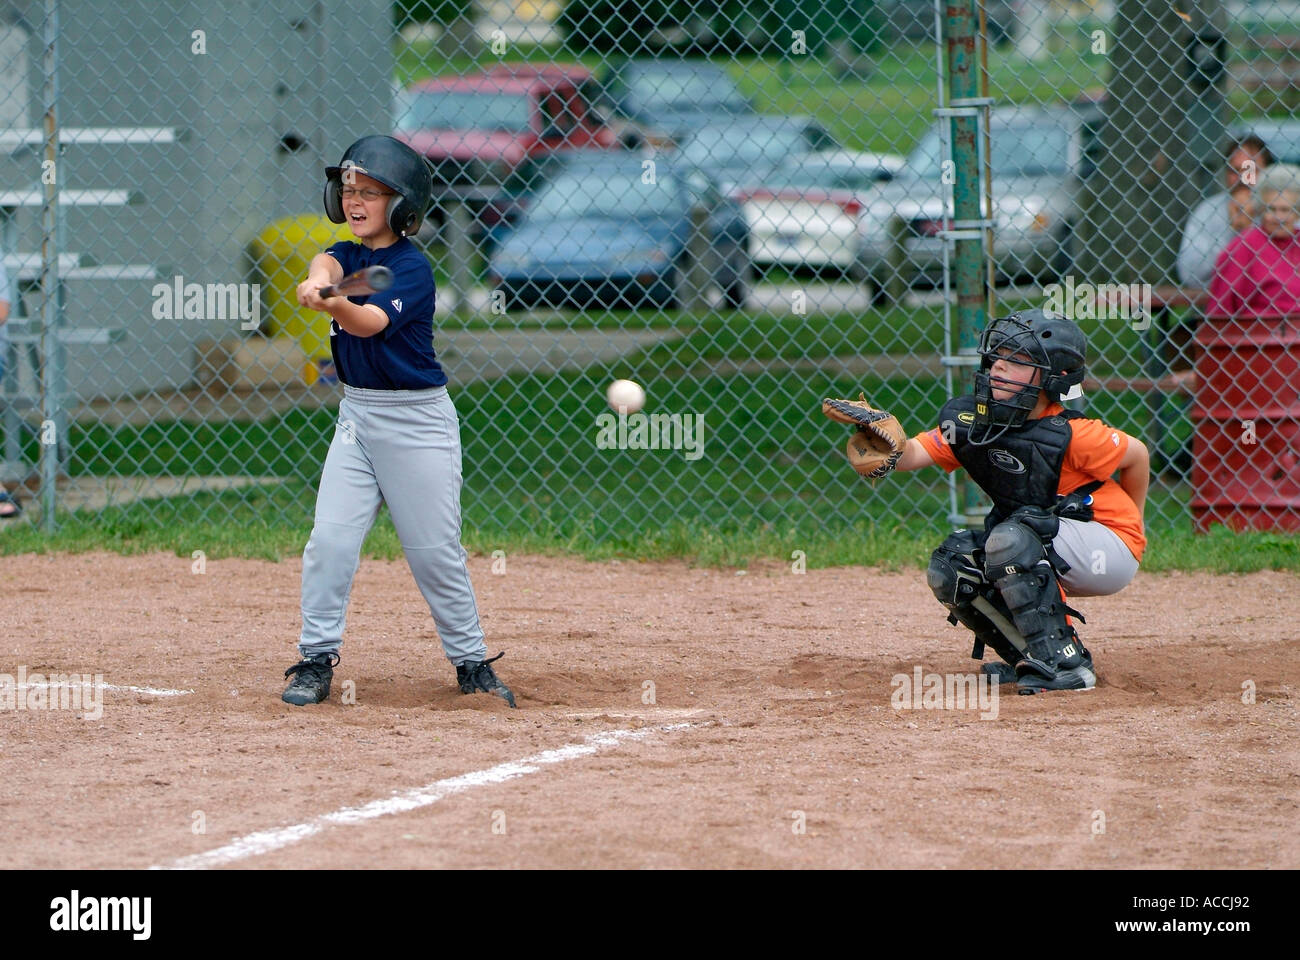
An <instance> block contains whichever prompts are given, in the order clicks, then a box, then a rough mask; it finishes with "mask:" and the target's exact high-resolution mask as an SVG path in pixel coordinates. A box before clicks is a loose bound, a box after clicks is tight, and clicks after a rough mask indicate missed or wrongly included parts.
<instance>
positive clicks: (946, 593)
mask: <svg viewBox="0 0 1300 960" xmlns="http://www.w3.org/2000/svg"><path fill="white" fill-rule="evenodd" d="M978 549H979V546H978V544H977V543H976V542H975V534H974V533H972V532H971V531H970V530H961V531H959V532H957V533H954V534H952V535H951V536H949V537H948V539H947V540H945V541H944V542H943V543H941V544H939V546H938V548H937V549H936V550H935V551H934V553H932V554H930V566H929V568H928V569H927V570H926V572H925V578H926V581H927V582H928V583H929V584H930V589H931V590H932V591H933V592H934V595H935V597H936V598H937V599H938V601H939V602H940V603H942V604H943V605H944V606H945V607H946V606H951V605H953V604H962V603H968V602H969V601H971V600H973V599H974V598H975V596H976V594H977V593H978V592H979V590H980V588H981V587H983V586H984V585H985V584H986V582H987V581H986V580H985V579H984V570H983V569H982V568H981V567H980V565H979V563H977V562H976V560H975V553H976V551H977V550H978Z"/></svg>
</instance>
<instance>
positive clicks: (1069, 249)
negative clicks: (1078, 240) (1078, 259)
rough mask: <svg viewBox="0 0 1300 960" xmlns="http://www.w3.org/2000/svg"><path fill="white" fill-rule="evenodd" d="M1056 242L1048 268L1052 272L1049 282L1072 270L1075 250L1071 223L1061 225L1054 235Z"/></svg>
mask: <svg viewBox="0 0 1300 960" xmlns="http://www.w3.org/2000/svg"><path fill="white" fill-rule="evenodd" d="M1056 244H1057V246H1056V252H1055V253H1054V254H1052V262H1051V264H1050V266H1049V268H1048V269H1049V270H1050V272H1051V273H1052V274H1053V276H1052V277H1051V279H1050V281H1049V282H1052V281H1056V280H1059V279H1061V278H1062V277H1064V276H1065V275H1066V274H1068V273H1071V272H1073V270H1074V262H1075V256H1076V253H1077V251H1076V250H1075V237H1074V225H1073V224H1071V223H1066V224H1064V225H1063V226H1062V227H1061V232H1060V233H1059V234H1057V237H1056Z"/></svg>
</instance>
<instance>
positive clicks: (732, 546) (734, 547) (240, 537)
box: [0, 477, 1300, 574]
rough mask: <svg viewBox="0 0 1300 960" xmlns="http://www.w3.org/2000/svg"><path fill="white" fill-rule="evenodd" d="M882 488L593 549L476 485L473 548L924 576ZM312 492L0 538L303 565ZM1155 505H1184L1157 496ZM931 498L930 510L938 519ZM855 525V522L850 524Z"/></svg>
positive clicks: (1213, 561) (907, 524)
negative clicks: (508, 520) (808, 512)
mask: <svg viewBox="0 0 1300 960" xmlns="http://www.w3.org/2000/svg"><path fill="white" fill-rule="evenodd" d="M899 481H903V482H904V483H907V482H911V478H903V477H899V478H894V479H891V480H886V481H882V484H881V485H880V486H878V487H876V488H868V487H866V486H865V485H864V484H853V485H851V486H852V489H844V490H837V491H836V493H837V494H842V498H841V500H840V502H838V503H837V504H835V505H834V509H833V510H831V511H828V512H826V513H823V514H820V516H822V517H829V518H830V519H829V521H827V522H823V521H822V520H820V519H813V518H811V517H809V518H805V519H804V520H803V522H794V523H791V524H789V525H784V526H783V525H776V524H771V525H770V524H765V523H750V524H740V525H738V526H736V527H734V528H722V529H720V528H717V527H715V526H714V525H712V524H708V523H704V522H699V521H696V522H682V523H676V524H670V525H666V526H662V527H656V528H654V529H650V530H641V531H638V530H634V529H632V528H631V526H629V527H628V529H627V531H626V533H625V535H622V536H618V537H614V538H612V539H604V540H600V541H597V540H594V539H593V538H592V537H591V536H590V534H589V532H587V531H588V530H589V528H590V526H591V525H592V524H593V518H592V517H591V515H590V514H589V513H586V512H578V513H577V514H574V515H572V516H571V517H570V518H569V523H568V526H567V529H565V530H556V531H547V530H546V529H544V528H540V527H537V528H529V527H526V526H518V527H515V528H513V529H510V530H504V529H502V527H501V526H499V525H497V524H494V523H492V522H491V517H490V506H489V504H490V503H491V502H493V501H495V500H496V497H495V496H493V497H489V498H484V497H482V496H480V492H479V489H478V488H479V484H478V483H477V482H476V478H474V477H471V478H470V484H469V487H468V488H467V490H466V494H465V513H466V516H465V531H464V541H465V545H466V547H467V548H468V549H469V550H470V551H471V552H472V553H475V554H478V555H484V556H486V555H489V554H490V553H492V552H493V551H495V550H504V551H506V553H507V555H509V554H513V553H521V552H527V553H538V554H550V555H577V556H581V557H583V558H585V559H588V560H593V561H603V560H611V559H628V560H669V559H683V560H686V561H687V562H690V563H692V564H695V565H700V566H721V567H740V568H745V567H747V566H749V565H751V564H754V563H761V562H765V561H766V562H775V563H779V564H787V563H792V562H793V561H794V560H795V559H797V556H796V554H795V551H800V552H802V554H803V559H804V562H805V563H806V565H807V567H808V568H810V569H819V568H823V567H832V566H842V565H848V564H856V565H867V566H873V567H879V568H883V569H888V570H912V571H918V572H919V570H921V569H923V568H924V565H925V562H926V560H927V558H928V557H929V554H930V551H931V550H933V549H934V547H935V546H936V545H937V544H938V542H939V541H940V540H941V539H942V538H943V536H944V535H945V532H946V529H945V526H944V524H943V523H942V522H941V521H938V520H937V519H936V518H935V517H926V518H923V517H920V516H913V517H908V518H905V519H900V520H895V519H894V518H893V517H892V515H891V514H890V512H889V511H888V510H887V509H883V508H882V509H881V510H879V511H877V510H875V509H873V504H872V501H873V498H874V497H877V496H878V494H879V493H880V491H881V489H882V488H883V487H884V485H885V484H892V483H897V482H899ZM313 496H314V494H313V491H312V489H311V488H310V486H308V485H307V484H286V485H283V486H279V487H275V488H265V489H259V490H257V491H256V492H255V493H253V494H252V495H250V494H249V493H247V492H244V493H240V492H237V491H226V492H223V493H219V494H211V493H204V494H199V495H196V496H194V497H192V498H186V499H183V500H182V499H175V500H158V501H150V502H139V503H135V504H131V505H129V506H126V507H114V508H111V509H109V510H106V511H104V513H103V514H101V515H99V516H95V517H88V516H84V515H69V516H65V517H63V518H62V519H61V523H60V526H59V530H58V532H57V533H55V534H54V535H53V536H46V535H45V534H44V533H42V532H41V531H40V530H38V529H35V528H33V527H28V526H14V527H11V528H9V529H7V530H6V531H5V534H4V536H2V537H0V556H4V555H14V554H20V553H41V554H45V553H64V552H72V553H75V552H85V551H91V550H105V551H109V552H114V553H119V554H123V555H131V554H140V553H147V552H152V551H164V552H171V553H174V554H175V555H176V556H178V557H183V558H191V557H192V556H193V554H194V551H196V550H201V551H203V553H204V555H205V556H206V558H207V559H210V560H217V559H221V558H224V557H252V558H257V559H266V560H273V561H278V560H281V559H284V558H286V557H292V556H296V555H299V554H300V553H301V552H302V548H303V546H304V545H305V544H306V542H307V537H308V535H309V534H310V532H311V507H312V499H313ZM1153 497H1154V498H1155V499H1156V500H1157V502H1158V501H1159V499H1161V498H1170V499H1171V502H1172V501H1175V500H1180V499H1181V498H1178V497H1177V496H1175V495H1171V494H1168V493H1165V492H1163V491H1160V490H1156V491H1154V492H1153ZM940 505H941V504H940V501H939V499H938V498H933V499H931V498H928V497H927V498H926V502H924V503H921V504H918V508H921V507H936V508H937V507H940ZM850 518H854V519H850ZM364 554H365V555H366V556H367V557H374V558H381V559H387V560H398V559H401V558H402V552H401V546H400V544H399V542H398V540H397V535H396V533H395V532H394V530H393V527H392V524H391V523H389V521H388V518H387V515H386V514H383V515H381V517H380V519H379V521H378V522H377V523H376V524H375V527H374V529H373V530H372V531H371V533H370V536H369V538H368V539H367V541H366V545H365V550H364ZM1142 568H1143V570H1145V571H1147V572H1157V573H1158V572H1169V571H1175V570H1178V571H1206V572H1209V573H1221V574H1222V573H1250V572H1254V571H1257V570H1291V571H1295V570H1300V538H1298V537H1295V536H1287V535H1280V534H1275V533H1234V532H1231V531H1229V530H1227V529H1226V528H1224V527H1215V528H1213V529H1212V530H1211V531H1210V533H1208V534H1202V535H1198V534H1194V533H1193V532H1192V530H1191V523H1190V521H1188V522H1184V523H1180V524H1178V525H1177V526H1175V527H1174V528H1173V529H1170V530H1168V531H1165V532H1162V533H1160V534H1158V535H1156V536H1154V537H1153V538H1152V540H1151V543H1150V545H1149V547H1148V550H1147V553H1146V556H1145V558H1144V559H1143V563H1142Z"/></svg>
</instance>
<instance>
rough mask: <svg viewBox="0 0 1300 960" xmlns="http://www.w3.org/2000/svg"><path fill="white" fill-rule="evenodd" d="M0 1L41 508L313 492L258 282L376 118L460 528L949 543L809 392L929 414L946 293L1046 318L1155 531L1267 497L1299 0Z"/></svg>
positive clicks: (257, 505)
mask: <svg viewBox="0 0 1300 960" xmlns="http://www.w3.org/2000/svg"><path fill="white" fill-rule="evenodd" d="M6 9H7V11H8V12H7V14H5V18H4V20H3V22H0V71H3V75H4V78H5V82H4V84H3V85H2V86H0V145H2V146H3V149H2V150H0V165H3V169H4V171H5V178H4V182H3V184H0V244H2V246H3V255H4V261H3V262H4V267H5V271H6V273H7V279H8V284H9V290H10V294H9V303H10V312H9V317H8V322H7V323H5V324H4V325H3V327H0V331H3V332H2V333H0V357H3V374H2V378H3V379H2V380H0V387H2V392H0V437H2V442H3V447H2V448H0V460H2V463H3V467H2V473H3V477H2V479H3V481H4V483H5V485H6V486H7V487H8V489H10V490H11V491H13V492H14V495H15V496H16V497H17V499H18V500H19V501H20V502H21V503H23V505H24V507H25V508H26V512H27V513H28V514H29V515H30V517H31V518H33V519H35V520H38V521H40V522H44V523H46V524H48V525H49V526H50V528H51V529H53V528H54V526H55V525H56V524H57V522H58V518H59V517H60V516H62V515H65V513H66V512H73V511H76V512H81V513H82V514H86V515H91V516H98V517H107V516H109V515H112V516H114V517H122V516H128V517H135V518H136V519H138V520H139V521H140V522H144V523H152V524H165V523H171V522H178V521H179V520H182V519H186V518H188V519H199V520H211V521H217V522H236V523H243V524H256V523H269V522H274V521H279V520H284V521H287V522H290V523H306V522H308V518H309V517H310V511H311V505H312V502H313V500H314V491H315V484H316V482H317V480H318V477H319V472H320V466H321V463H322V461H323V458H324V455H325V452H326V449H327V447H328V445H329V441H330V437H331V436H332V434H333V432H334V430H335V427H336V424H335V420H336V415H337V406H338V401H339V399H340V396H341V387H340V386H339V384H338V382H337V377H336V374H335V371H334V368H333V364H332V361H331V355H330V341H329V330H328V326H327V324H326V323H325V322H324V321H322V319H321V318H322V316H323V315H321V314H313V313H311V312H308V311H305V310H303V309H301V308H299V307H298V306H297V305H296V300H295V298H294V287H295V286H296V284H297V283H298V282H299V281H301V280H302V279H303V278H304V277H305V275H306V266H307V263H308V261H309V260H310V258H311V256H312V254H313V253H315V252H318V251H320V250H321V249H323V248H324V247H326V246H328V245H329V244H330V243H332V242H334V241H335V240H337V239H348V238H350V236H351V235H350V233H349V231H348V228H347V226H346V225H335V224H333V223H330V222H329V221H328V220H327V219H326V218H325V216H324V212H323V209H322V206H321V199H320V197H321V188H322V185H323V170H324V168H325V166H326V165H328V164H333V163H337V162H338V159H339V157H340V156H341V154H342V152H343V150H344V148H345V147H346V146H347V145H348V144H349V143H351V142H352V141H353V140H355V139H356V138H358V137H359V136H362V135H365V134H369V133H376V132H380V133H391V134H393V135H394V136H396V137H398V138H399V139H402V140H404V141H406V142H408V143H410V144H411V145H412V146H413V147H415V148H416V149H417V150H419V151H421V152H422V153H423V154H424V155H425V156H426V157H427V158H428V160H429V163H430V165H431V167H432V169H433V171H434V174H435V181H436V185H437V186H436V195H435V199H434V205H433V207H432V209H431V210H430V212H429V215H428V217H427V218H426V222H425V225H424V227H423V228H422V230H421V232H420V234H419V235H418V236H417V237H416V238H415V239H416V241H417V242H418V243H419V244H420V245H421V247H422V248H423V249H424V251H425V252H426V254H427V255H428V257H429V259H430V261H431V263H432V265H433V268H434V272H435V275H436V278H437V282H438V286H439V290H438V305H437V313H436V315H435V322H434V326H435V341H434V345H435V347H436V349H437V351H438V354H439V357H440V359H441V361H442V362H443V364H444V366H445V367H446V369H447V371H448V373H449V376H450V378H451V384H450V387H451V390H452V395H453V398H454V399H455V400H456V402H457V405H458V407H459V410H460V414H461V419H462V435H463V439H464V443H465V474H466V489H465V496H464V503H465V511H466V523H467V525H468V526H471V527H476V528H479V529H484V530H500V531H502V532H512V531H513V532H519V531H528V532H531V533H535V534H540V535H542V536H548V537H553V538H555V539H558V540H563V539H565V538H579V537H588V538H594V539H596V540H603V541H609V540H613V541H617V540H620V539H629V540H631V539H637V538H639V537H641V536H642V535H644V534H645V533H646V532H647V531H660V532H662V531H672V530H681V531H683V532H686V533H689V532H690V531H694V535H698V534H699V532H700V531H702V530H704V531H713V530H716V531H727V530H778V531H781V530H786V529H790V530H797V529H808V528H814V527H816V528H821V527H824V526H825V525H826V523H828V522H831V521H830V520H829V519H828V518H833V517H841V516H843V514H844V507H843V504H844V503H846V502H851V500H852V498H853V497H855V496H856V497H858V498H860V499H861V500H862V501H863V502H866V501H867V499H868V498H870V502H871V504H872V506H871V511H872V514H873V515H876V516H884V515H886V513H888V514H891V515H896V516H898V517H900V518H901V520H900V523H901V524H902V525H903V526H904V527H907V528H914V529H917V530H934V531H935V532H939V531H941V530H942V529H943V528H944V527H945V526H948V525H949V524H950V523H951V522H952V519H953V518H954V517H957V516H959V515H960V514H961V513H962V512H963V510H964V509H970V508H971V507H973V504H971V503H970V502H965V503H964V504H963V502H962V498H963V494H962V493H961V491H960V490H959V489H958V488H957V487H955V486H950V485H949V484H950V482H951V481H950V480H949V479H948V478H945V477H944V476H943V475H942V474H940V472H939V471H937V470H933V471H925V472H921V473H917V474H910V475H907V476H901V477H897V478H892V479H891V480H890V481H889V482H886V483H882V484H878V485H876V486H875V487H874V488H872V489H871V490H870V491H866V490H863V489H861V488H855V484H856V483H857V481H856V479H855V478H854V476H853V474H852V471H851V470H850V469H849V468H848V467H847V465H846V464H845V462H844V459H843V456H842V450H841V448H842V444H843V442H844V439H845V438H844V436H843V435H842V433H841V431H840V430H838V429H832V428H831V425H830V424H827V423H825V422H823V421H822V419H821V418H820V416H819V415H818V409H819V402H820V399H821V398H822V397H823V396H830V395H851V396H856V395H857V391H859V390H862V391H864V392H865V393H866V395H867V396H868V397H869V398H870V399H871V400H872V401H873V402H874V403H875V404H876V405H878V406H882V407H885V408H887V409H890V410H891V411H895V412H897V413H899V415H900V418H901V419H902V420H903V421H904V424H905V426H906V427H907V428H908V429H909V431H911V432H918V431H920V430H922V429H925V428H928V427H930V426H933V425H934V422H935V420H936V416H937V413H938V410H939V408H940V406H941V405H942V403H943V401H944V400H945V398H946V397H947V396H949V395H950V394H951V393H954V392H958V393H959V392H965V391H966V390H967V389H969V387H968V383H969V374H970V370H971V367H970V363H969V359H970V350H971V347H972V346H973V340H972V337H973V334H974V332H975V329H976V328H975V327H974V326H972V321H973V322H975V323H981V322H983V319H984V318H985V317H986V316H987V312H988V311H989V310H990V309H991V310H993V311H995V312H996V313H997V314H998V315H1002V314H1005V313H1007V312H1009V311H1011V310H1013V309H1017V308H1021V307H1033V306H1044V305H1048V306H1051V307H1052V308H1053V309H1055V310H1057V311H1058V312H1062V313H1064V314H1066V315H1067V316H1071V317H1072V318H1074V319H1077V320H1078V321H1079V322H1080V324H1081V325H1082V326H1083V327H1084V329H1085V331H1086V332H1087V334H1088V336H1089V340H1090V346H1091V358H1090V365H1089V380H1088V382H1087V384H1086V391H1085V399H1084V401H1082V402H1083V404H1084V405H1085V408H1086V410H1087V411H1088V412H1089V414H1091V415H1093V416H1097V417H1100V418H1102V419H1104V420H1106V421H1107V422H1108V423H1110V424H1111V425H1113V426H1115V427H1119V428H1121V429H1124V430H1126V431H1128V432H1129V433H1131V434H1133V435H1135V436H1137V437H1140V438H1142V439H1143V440H1144V441H1145V442H1146V444H1147V445H1148V447H1149V449H1150V451H1151V454H1152V460H1153V464H1152V473H1153V478H1152V479H1153V486H1152V493H1151V499H1150V501H1149V504H1148V510H1147V521H1148V526H1149V528H1150V529H1151V531H1152V532H1153V533H1155V534H1157V535H1158V534H1159V533H1160V532H1161V531H1167V530H1171V529H1175V528H1189V527H1191V526H1193V525H1196V526H1198V527H1200V528H1204V527H1206V526H1207V525H1208V524H1210V523H1212V522H1224V523H1227V524H1229V525H1230V526H1234V527H1239V528H1240V527H1258V528H1280V529H1289V530H1293V529H1296V528H1297V527H1300V470H1297V453H1298V452H1300V400H1298V398H1297V384H1300V370H1297V367H1298V366H1300V363H1298V358H1300V316H1297V315H1298V314H1300V255H1298V254H1297V252H1296V251H1297V250H1300V242H1298V241H1297V240H1296V234H1295V231H1296V229H1297V222H1296V207H1297V205H1298V204H1300V195H1298V194H1297V189H1300V188H1298V187H1297V185H1296V184H1295V183H1290V182H1289V181H1287V180H1286V178H1285V176H1280V175H1275V176H1273V178H1272V179H1270V177H1269V176H1267V175H1266V174H1267V167H1268V166H1269V164H1270V163H1272V164H1274V165H1275V166H1276V167H1277V169H1278V170H1280V171H1281V173H1282V174H1285V173H1286V172H1287V171H1288V169H1289V167H1288V166H1287V165H1289V164H1295V163H1297V162H1300V121H1297V120H1295V119H1293V118H1294V116H1295V114H1296V110H1297V107H1298V106H1300V5H1298V4H1296V3H1294V2H1291V0H1260V2H1233V3H1227V2H1225V3H1219V2H1202V3H1190V2H1189V3H1185V4H1177V5H1174V6H1171V5H1170V4H1169V3H1168V2H1165V0H1120V2H1111V0H1095V2H1077V3H1066V2H1040V0H1016V2H1002V0H996V2H995V0H989V2H987V3H985V4H983V5H976V4H972V6H971V8H970V10H969V14H970V17H971V20H970V23H971V24H973V25H974V28H975V32H976V34H977V35H978V34H979V33H980V32H981V29H982V33H983V35H984V36H985V37H987V41H988V42H987V45H985V44H984V43H982V42H979V41H976V42H974V43H972V44H965V43H962V42H957V43H955V44H954V42H953V41H952V37H953V36H956V35H958V34H959V33H960V31H956V32H955V30H956V28H955V26H954V22H955V21H953V20H951V19H949V20H945V17H947V18H951V17H953V12H952V10H953V8H952V7H951V5H947V6H945V7H944V8H943V9H942V10H941V9H940V8H939V7H938V6H937V5H936V4H934V3H933V2H929V0H874V2H868V0H848V2H845V0H840V2H836V3H830V2H827V0H819V2H809V0H760V2H743V3H742V2H739V0H735V2H723V3H703V2H697V0H656V2H636V3H632V2H622V0H570V2H562V0H550V2H537V0H497V2H472V0H396V2H386V0H348V2H346V3H345V2H343V0H315V2H308V3H302V2H287V0H268V2H264V3H258V4H253V3H229V4H223V5H220V7H215V6H213V5H211V4H206V3H200V2H186V0H174V2H171V3H169V4H167V5H165V6H160V5H158V4H155V3H152V2H145V0H124V2H121V3H117V4H114V5H111V6H109V5H105V4H102V3H94V2H89V0H28V2H24V0H16V2H12V3H10V4H8V5H7V7H6ZM958 19H960V18H958ZM954 64H957V65H958V66H959V67H960V68H961V69H962V70H965V71H966V73H965V74H963V76H964V77H965V78H966V79H967V80H969V81H970V82H972V83H974V84H976V86H977V89H976V90H975V94H976V95H975V96H974V97H969V96H968V97H965V98H964V99H963V98H960V97H958V98H954V96H953V92H952V91H953V88H952V81H953V65H954ZM955 100H957V101H960V102H958V103H957V107H954V105H953V104H954V102H955ZM963 104H964V105H965V106H964V107H963ZM986 104H987V105H988V107H987V109H986V108H985V105H986ZM936 110H939V111H940V112H939V113H938V114H936ZM944 111H947V112H944ZM954 114H959V115H954ZM972 124H973V125H974V126H973V127H972V126H971V125H972ZM963 125H964V126H963ZM970 129H976V130H978V136H976V137H975V138H974V139H973V140H972V139H971V138H970V137H969V136H965V137H963V136H962V132H963V131H969V130H970ZM963 143H964V144H965V147H963V146H962V144H963ZM962 149H968V150H975V151H976V152H977V153H978V157H977V163H978V169H979V171H980V178H981V179H980V181H979V183H978V185H977V190H978V199H977V200H976V199H974V198H975V196H976V195H975V194H972V195H971V197H972V202H977V203H978V206H977V207H976V208H975V209H977V210H982V211H983V213H982V214H981V215H979V216H977V217H976V218H975V221H973V222H974V223H975V224H976V225H977V226H978V227H979V229H978V230H976V231H974V239H975V240H976V241H977V243H978V250H979V255H978V258H977V259H978V263H977V264H976V265H975V269H976V271H977V272H976V274H975V278H976V283H977V284H978V286H977V287H975V288H974V289H962V288H960V286H961V285H959V284H957V283H956V282H955V273H954V270H955V266H956V261H955V252H956V244H957V243H958V242H960V240H959V238H961V237H965V238H967V239H970V238H971V232H970V231H969V230H968V231H966V232H965V233H964V232H963V229H962V228H963V227H964V226H969V224H966V223H965V222H964V221H961V220H960V218H956V214H955V208H954V190H955V189H958V192H960V189H961V188H962V187H963V186H964V187H965V188H967V189H969V188H970V187H971V184H969V183H966V184H964V185H963V184H959V183H958V178H957V177H956V175H955V171H956V169H957V168H958V166H959V165H960V162H961V161H962V157H961V156H959V155H958V154H957V153H955V152H954V151H960V150H962ZM967 159H969V157H968V158H967ZM988 280H991V281H992V283H991V284H989V285H988V286H987V287H986V286H985V283H986V281H988ZM963 282H965V281H963ZM963 311H965V312H964V313H963ZM326 319H327V318H326ZM620 378H626V379H630V380H634V381H636V382H637V383H639V384H641V385H642V386H644V388H645V390H646V392H647V395H648V400H647V404H646V407H645V409H644V411H642V412H640V413H626V412H625V413H624V414H623V415H621V416H620V415H617V414H613V413H611V412H610V410H609V408H608V407H607V405H606V387H607V386H608V385H609V383H610V382H611V381H613V380H615V379H620ZM959 504H961V505H960V506H959Z"/></svg>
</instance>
